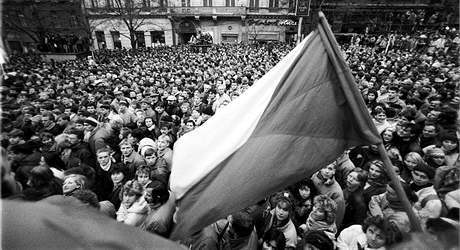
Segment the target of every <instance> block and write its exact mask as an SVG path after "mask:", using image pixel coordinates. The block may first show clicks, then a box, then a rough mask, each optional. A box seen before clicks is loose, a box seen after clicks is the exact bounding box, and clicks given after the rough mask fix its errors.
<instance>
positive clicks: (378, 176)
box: [363, 160, 388, 204]
mask: <svg viewBox="0 0 460 250" xmlns="http://www.w3.org/2000/svg"><path fill="white" fill-rule="evenodd" d="M368 165H369V168H368V169H369V170H368V176H367V182H366V184H365V185H364V190H363V198H364V202H365V203H366V204H369V201H370V200H371V197H372V196H374V195H378V194H382V193H384V192H385V190H386V185H387V183H388V177H387V175H386V173H385V171H384V169H383V168H384V167H383V162H382V161H380V160H374V161H371V162H370V163H369V164H368Z"/></svg>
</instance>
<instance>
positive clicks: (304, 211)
mask: <svg viewBox="0 0 460 250" xmlns="http://www.w3.org/2000/svg"><path fill="white" fill-rule="evenodd" d="M292 194H293V196H292V198H293V203H294V213H293V216H292V218H291V219H292V222H293V223H294V225H295V226H296V228H298V227H299V226H300V225H302V224H304V223H305V221H306V220H307V218H308V215H309V214H310V212H311V210H312V209H313V198H314V197H315V196H316V194H317V191H316V188H315V185H314V184H313V181H312V180H310V179H304V180H302V181H300V182H299V183H297V184H296V185H294V187H293V190H292Z"/></svg>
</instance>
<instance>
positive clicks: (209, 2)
mask: <svg viewBox="0 0 460 250" xmlns="http://www.w3.org/2000/svg"><path fill="white" fill-rule="evenodd" d="M203 6H204V7H211V6H212V0H203Z"/></svg>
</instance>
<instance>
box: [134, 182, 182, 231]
mask: <svg viewBox="0 0 460 250" xmlns="http://www.w3.org/2000/svg"><path fill="white" fill-rule="evenodd" d="M145 200H146V201H147V203H148V204H149V207H150V212H149V214H148V216H147V218H146V219H145V222H144V223H143V225H142V226H141V228H143V229H144V230H146V231H148V232H151V233H155V234H158V235H161V236H164V237H167V236H168V235H169V233H170V231H171V228H172V226H173V214H174V210H175V197H174V193H172V192H171V191H169V190H168V187H167V185H166V184H165V183H164V182H163V181H161V180H156V179H154V180H153V181H152V182H150V183H149V184H148V185H147V186H146V188H145Z"/></svg>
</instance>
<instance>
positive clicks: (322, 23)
mask: <svg viewBox="0 0 460 250" xmlns="http://www.w3.org/2000/svg"><path fill="white" fill-rule="evenodd" d="M318 15H319V23H318V30H319V33H320V35H321V38H322V39H325V41H324V45H325V48H326V51H327V54H328V55H329V59H330V61H331V63H332V65H333V66H334V68H336V69H337V72H342V74H337V76H338V78H339V81H341V82H342V81H343V82H346V81H349V80H350V81H353V82H354V80H353V76H352V75H351V74H350V72H349V70H346V69H345V70H343V65H341V62H339V57H340V58H341V54H340V50H339V47H338V44H337V41H336V40H335V38H334V34H333V33H332V31H331V29H330V27H329V24H328V22H327V20H326V16H325V15H324V14H323V12H322V11H320V12H319V13H318ZM327 45H329V46H327ZM342 89H343V88H342ZM343 91H350V90H347V89H343ZM357 109H359V107H357ZM364 115H365V116H366V114H364ZM367 116H369V115H368V114H367ZM369 119H370V118H369V117H368V120H369ZM372 126H374V125H372ZM378 149H379V154H380V156H381V157H382V160H383V163H384V166H385V172H386V173H387V174H388V176H389V177H390V180H391V182H392V183H393V186H394V188H395V191H396V193H397V194H398V197H399V198H400V199H401V202H402V204H403V206H404V210H405V211H406V213H407V216H408V217H409V220H410V222H411V227H412V230H413V231H417V232H421V231H422V227H421V226H420V222H419V220H418V219H417V217H416V216H415V213H414V211H413V210H412V206H411V204H410V202H409V199H408V198H407V196H406V193H405V192H404V190H403V188H402V185H401V182H400V180H399V179H398V177H397V176H396V173H395V171H394V169H393V167H392V164H391V162H390V159H389V158H388V156H387V153H386V150H385V148H384V147H383V143H382V142H381V141H380V143H379V144H378Z"/></svg>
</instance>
